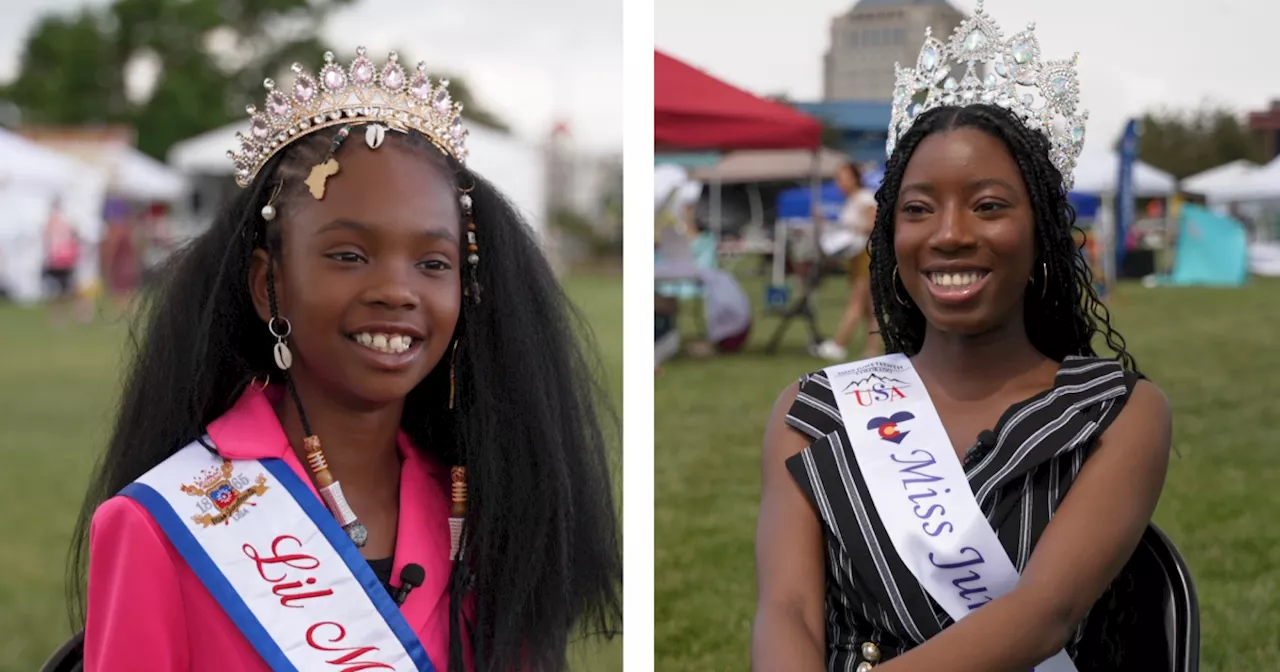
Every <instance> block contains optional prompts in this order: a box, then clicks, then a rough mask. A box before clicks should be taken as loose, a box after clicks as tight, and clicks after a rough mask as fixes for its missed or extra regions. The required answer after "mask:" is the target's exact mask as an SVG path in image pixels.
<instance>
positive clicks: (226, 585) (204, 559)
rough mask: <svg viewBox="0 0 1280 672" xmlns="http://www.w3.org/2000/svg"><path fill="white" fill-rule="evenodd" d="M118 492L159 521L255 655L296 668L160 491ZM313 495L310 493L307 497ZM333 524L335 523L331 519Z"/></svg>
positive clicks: (133, 486) (278, 666) (132, 487)
mask: <svg viewBox="0 0 1280 672" xmlns="http://www.w3.org/2000/svg"><path fill="white" fill-rule="evenodd" d="M120 494H122V495H124V496H126V497H128V498H130V499H132V500H133V501H135V502H137V503H139V504H141V505H142V506H143V507H144V508H146V510H147V511H148V512H149V513H150V514H151V517H152V518H153V519H154V520H155V521H156V523H157V524H159V525H160V529H162V530H164V533H165V535H166V536H168V537H169V541H170V542H172V543H173V547H174V548H176V549H178V552H179V553H181V554H182V559H183V560H186V561H187V566H188V567H190V568H191V571H193V572H195V574H196V576H198V577H200V581H201V582H203V583H204V586H205V588H207V589H208V590H209V593H210V594H211V595H213V599H215V600H217V601H218V604H219V605H221V606H222V610H223V611H224V612H226V614H227V616H229V617H230V618H231V621H232V622H233V623H235V624H236V626H237V627H239V628H240V632H241V633H243V634H244V636H245V639H247V640H249V643H250V644H252V645H253V648H254V649H256V650H257V651H258V655H260V656H262V659H263V660H265V661H266V662H267V664H268V665H270V666H271V669H273V670H284V671H286V672H296V670H297V669H298V668H296V667H294V666H293V663H292V662H290V661H289V658H288V657H287V656H285V655H284V651H281V650H280V646H279V645H278V644H276V641H275V640H274V639H272V638H271V635H269V634H267V630H266V628H263V627H262V623H260V622H258V617H257V616H254V615H253V612H252V611H250V610H249V605H247V604H245V603H244V600H242V599H240V594H239V593H237V592H236V590H235V588H232V587H231V582H229V581H227V577H226V576H224V575H223V574H222V570H221V569H218V566H217V565H216V564H214V562H213V559H212V558H210V557H209V554H208V553H205V551H204V547H202V546H201V545H200V542H198V541H196V538H195V536H194V535H192V534H191V531H190V530H188V529H187V524H186V523H185V522H183V521H182V519H181V518H179V517H178V514H177V512H175V511H174V510H173V507H172V506H170V505H169V502H168V500H166V499H165V498H164V497H163V496H161V495H160V493H158V492H156V491H155V490H153V489H152V488H151V487H150V486H148V485H144V484H142V483H130V484H129V485H127V486H125V488H124V489H123V490H121V491H120ZM309 498H310V499H315V498H314V497H309ZM335 524H336V523H335Z"/></svg>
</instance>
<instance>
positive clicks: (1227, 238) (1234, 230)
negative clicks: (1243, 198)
mask: <svg viewBox="0 0 1280 672" xmlns="http://www.w3.org/2000/svg"><path fill="white" fill-rule="evenodd" d="M1248 274H1249V250H1248V236H1247V235H1246V233H1245V230H1244V226H1242V225H1241V224H1240V222H1237V221H1236V220H1234V219H1232V218H1230V217H1226V216H1223V215H1219V214H1215V213H1213V212H1211V211H1209V210H1206V209H1205V208H1202V207H1200V206H1198V205H1191V204H1187V205H1183V206H1182V215H1181V217H1180V221H1179V222H1178V249H1177V257H1176V258H1175V262H1174V266H1173V277H1172V278H1170V280H1171V282H1172V284H1174V285H1207V286H1211V287H1239V286H1240V285H1243V284H1244V281H1245V278H1246V277H1247V276H1248Z"/></svg>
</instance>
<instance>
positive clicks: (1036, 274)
mask: <svg viewBox="0 0 1280 672" xmlns="http://www.w3.org/2000/svg"><path fill="white" fill-rule="evenodd" d="M958 128H975V129H978V130H981V131H983V132H985V133H988V134H990V135H991V136H993V137H995V138H998V139H1000V140H1001V141H1002V142H1004V143H1005V145H1006V146H1007V147H1008V148H1009V152H1010V154H1011V155H1012V156H1013V159H1014V162H1015V163H1016V164H1017V166H1018V170H1019V171H1020V172H1021V173H1022V178H1023V181H1024V182H1025V183H1026V186H1027V194H1028V196H1029V197H1030V200H1031V208H1032V214H1033V216H1034V221H1035V223H1036V226H1035V241H1036V255H1037V258H1036V260H1035V263H1034V265H1033V267H1032V283H1031V285H1029V289H1030V288H1031V287H1035V288H1036V289H1038V290H1040V291H1027V293H1026V296H1025V298H1024V314H1025V322H1026V327H1027V335H1028V337H1029V338H1030V339H1031V342H1032V344H1033V345H1034V346H1035V347H1036V348H1037V349H1039V350H1040V351H1041V352H1043V353H1044V354H1045V355H1046V356H1048V357H1050V358H1052V359H1055V360H1058V361H1061V360H1062V359H1064V358H1065V357H1067V356H1069V355H1082V356H1097V353H1096V352H1095V350H1094V348H1093V337H1094V336H1095V335H1097V334H1098V333H1099V332H1101V333H1102V335H1103V337H1104V338H1105V340H1106V343H1107V346H1108V347H1109V348H1110V349H1111V350H1112V351H1114V352H1115V359H1116V360H1117V361H1119V362H1120V363H1121V365H1122V366H1124V368H1126V369H1128V370H1131V371H1136V370H1137V363H1136V362H1135V360H1134V358H1133V356H1132V355H1131V354H1129V352H1128V351H1127V350H1126V347H1125V340H1124V337H1123V336H1121V335H1120V333H1119V332H1118V331H1116V330H1115V328H1114V327H1112V325H1111V313H1110V311H1109V310H1108V309H1107V307H1106V305H1104V304H1103V303H1102V301H1101V300H1100V299H1099V298H1098V294H1097V291H1096V290H1095V289H1094V286H1093V274H1092V272H1091V271H1090V269H1089V264H1088V262H1087V261H1086V260H1085V258H1084V256H1083V254H1081V251H1080V247H1079V246H1078V245H1077V244H1076V242H1075V240H1074V238H1073V236H1072V234H1073V232H1074V233H1076V234H1078V235H1081V236H1084V232H1083V230H1081V229H1080V228H1079V227H1078V226H1077V225H1076V213H1075V210H1074V208H1072V207H1071V204H1070V203H1069V202H1068V201H1067V196H1066V193H1065V192H1064V191H1063V189H1062V186H1061V185H1062V174H1061V172H1060V171H1059V170H1058V169H1057V167H1055V166H1054V165H1053V163H1052V162H1050V161H1049V141H1048V139H1047V138H1045V136H1044V134H1042V133H1040V132H1039V131H1035V130H1032V129H1030V128H1028V127H1027V126H1025V125H1024V124H1023V123H1022V122H1021V121H1020V120H1019V119H1018V118H1017V117H1015V116H1014V115H1013V114H1011V113H1010V112H1008V111H1007V110H1005V109H1003V108H1000V107H996V106H992V105H969V106H966V107H938V108H934V109H932V110H929V111H928V112H925V113H924V114H921V115H920V117H919V118H917V119H916V121H915V123H914V125H913V126H912V127H911V129H910V130H908V131H907V132H906V133H905V134H903V136H902V138H901V139H900V140H899V141H898V144H897V146H896V147H895V148H894V152H893V155H892V156H890V157H889V160H888V162H887V163H886V165H885V176H884V180H883V181H882V183H881V185H880V189H879V190H878V191H877V192H876V205H877V209H876V223H875V228H874V229H873V230H872V233H871V239H870V241H869V243H868V248H869V250H870V254H871V292H872V296H873V298H874V301H875V305H876V321H877V322H878V323H879V325H880V334H881V337H882V338H883V339H884V343H885V351H886V352H901V353H904V354H907V355H914V354H916V353H917V352H919V351H920V347H921V345H922V344H923V343H924V336H925V319H924V314H923V313H921V312H920V309H919V307H918V306H916V304H915V301H914V300H913V299H912V298H911V296H910V295H909V294H908V293H907V292H906V288H905V287H904V286H903V285H902V283H901V282H900V281H899V279H898V274H897V273H896V272H895V271H896V269H897V259H896V257H895V255H894V251H893V250H894V248H893V238H894V221H895V219H896V215H897V205H898V191H899V190H900V189H901V187H902V176H903V174H904V173H905V172H906V168H907V163H908V162H909V161H910V160H911V156H912V154H913V153H914V152H915V150H916V148H917V147H918V146H919V145H920V143H921V142H922V141H923V140H924V139H925V138H927V137H929V136H930V135H933V134H934V133H939V132H945V131H951V130H955V129H958Z"/></svg>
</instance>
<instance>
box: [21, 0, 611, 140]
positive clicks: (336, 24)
mask: <svg viewBox="0 0 1280 672" xmlns="http://www.w3.org/2000/svg"><path fill="white" fill-rule="evenodd" d="M85 4H95V5H102V6H105V5H106V4H108V3H107V1H106V0H88V2H86V0H35V1H34V2H17V1H13V2H9V1H5V2H4V3H3V5H4V11H3V15H4V20H3V21H0V81H8V80H9V79H11V78H12V77H13V75H14V74H15V73H16V71H17V67H18V57H19V54H20V51H21V49H22V45H23V42H24V40H25V38H26V34H27V32H28V31H29V30H30V29H31V27H32V26H33V25H34V23H35V21H36V20H37V18H38V17H39V16H41V15H42V14H44V13H46V12H50V11H72V10H75V9H76V8H78V7H80V6H82V5H85ZM552 17H556V18H552ZM559 17H572V20H565V19H563V18H559ZM325 34H326V37H327V38H328V39H329V40H330V41H331V42H332V43H333V44H335V45H336V46H337V47H338V48H345V49H350V50H354V48H355V47H356V46H358V45H360V44H363V45H365V46H367V47H368V48H369V52H370V55H371V56H373V57H374V60H375V62H378V63H381V62H382V61H383V59H385V58H386V53H387V51H389V50H391V49H395V48H401V49H404V50H405V51H406V52H409V51H411V52H412V54H413V56H414V58H416V59H422V60H426V61H427V63H428V68H431V67H433V66H435V67H439V68H441V69H445V70H448V71H450V72H454V73H458V75H459V76H465V77H466V79H467V82H468V84H470V85H471V87H472V89H473V90H474V91H475V93H476V95H477V97H478V98H479V99H480V100H482V101H483V102H484V103H485V105H486V106H488V107H490V108H491V109H493V110H494V111H495V112H497V113H498V114H499V115H500V116H501V117H502V118H503V119H504V120H506V121H507V122H508V123H510V124H511V125H512V126H513V127H514V128H515V129H516V131H517V132H518V133H519V134H520V135H521V136H522V137H524V138H528V139H533V140H540V139H542V138H543V137H544V136H545V135H546V133H547V132H548V131H549V130H550V128H551V126H552V124H553V123H554V122H555V120H556V119H559V118H565V119H567V120H568V121H569V125H570V130H571V132H572V133H573V137H574V139H575V140H576V142H577V143H579V144H580V145H581V146H582V147H583V148H584V149H587V150H589V151H593V152H610V153H612V152H620V151H621V149H622V2H621V0H537V1H536V2H533V1H526V0H466V1H465V2H461V1H459V2H424V1H423V0H357V2H356V3H355V4H354V6H353V7H352V8H350V9H347V10H344V11H342V12H341V13H339V14H335V15H334V16H333V17H332V18H331V19H330V21H329V23H328V25H327V26H326V31H325ZM318 66H319V64H316V67H318Z"/></svg>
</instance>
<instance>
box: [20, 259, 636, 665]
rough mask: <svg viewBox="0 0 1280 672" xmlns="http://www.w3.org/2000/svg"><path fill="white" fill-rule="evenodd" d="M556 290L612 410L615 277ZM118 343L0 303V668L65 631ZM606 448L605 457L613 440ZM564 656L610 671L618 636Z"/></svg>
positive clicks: (42, 652) (617, 392) (618, 355)
mask: <svg viewBox="0 0 1280 672" xmlns="http://www.w3.org/2000/svg"><path fill="white" fill-rule="evenodd" d="M567 286H568V290H569V293H570V295H571V296H572V298H573V300H574V301H575V303H576V304H577V305H578V306H579V308H580V309H581V310H582V311H583V313H584V315H585V317H586V318H587V320H588V321H589V322H590V325H591V327H592V330H593V331H594V335H595V339H596V342H597V345H598V347H599V351H600V355H601V359H602V364H603V368H604V371H603V375H604V376H605V377H606V378H607V380H606V384H607V387H608V389H609V392H610V394H611V395H612V403H613V405H614V408H615V409H617V410H618V411H619V412H621V400H622V304H621V301H620V298H621V295H622V282H621V278H620V277H617V276H608V277H599V276H597V277H578V278H572V279H570V280H568V281H567ZM125 336H126V330H125V328H124V327H123V326H122V325H120V324H114V325H111V324H99V325H93V326H88V327H75V328H67V329H53V328H51V327H50V326H49V321H48V319H47V318H46V315H45V312H44V311H43V310H40V309H24V308H18V307H14V306H9V305H0V512H2V515H0V539H2V540H3V543H0V671H3V672H32V671H34V670H37V669H38V668H39V666H40V664H41V663H43V662H44V660H45V658H46V657H47V656H48V655H49V654H50V653H51V652H52V651H53V650H54V649H55V648H56V647H57V646H58V645H59V644H60V643H61V642H62V641H63V640H64V639H65V638H66V637H67V636H68V634H69V631H68V627H69V626H68V622H67V616H66V601H65V599H64V597H63V594H64V593H63V568H64V566H65V559H66V552H67V548H68V545H69V543H70V535H71V530H72V527H73V526H74V524H75V517H76V513H77V511H78V508H79V505H80V500H81V497H82V495H83V493H84V486H85V482H86V479H87V478H88V471H89V469H90V468H91V466H92V464H93V462H94V460H95V456H96V454H97V453H98V451H99V450H100V449H101V448H102V445H103V442H104V441H105V438H104V437H105V435H106V433H107V432H108V431H109V428H110V414H111V410H112V408H113V404H114V401H115V396H116V393H117V390H118V387H119V382H118V378H117V374H118V369H119V364H120V361H121V357H120V353H121V346H122V344H123V342H124V338H125ZM612 434H613V433H611V435H612ZM614 448H615V455H616V454H617V451H616V441H615V446H614ZM620 462H621V460H618V463H619V464H620ZM615 472H616V473H620V468H619V469H615ZM618 485H619V487H620V486H621V481H620V479H619V483H618ZM571 655H572V659H573V661H574V668H575V670H578V671H580V672H596V671H602V672H611V671H617V670H621V669H622V641H621V638H619V639H617V640H614V641H613V642H609V643H604V644H597V643H594V642H592V643H588V644H584V645H580V646H578V647H576V649H575V650H574V651H573V652H572V654H571Z"/></svg>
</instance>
